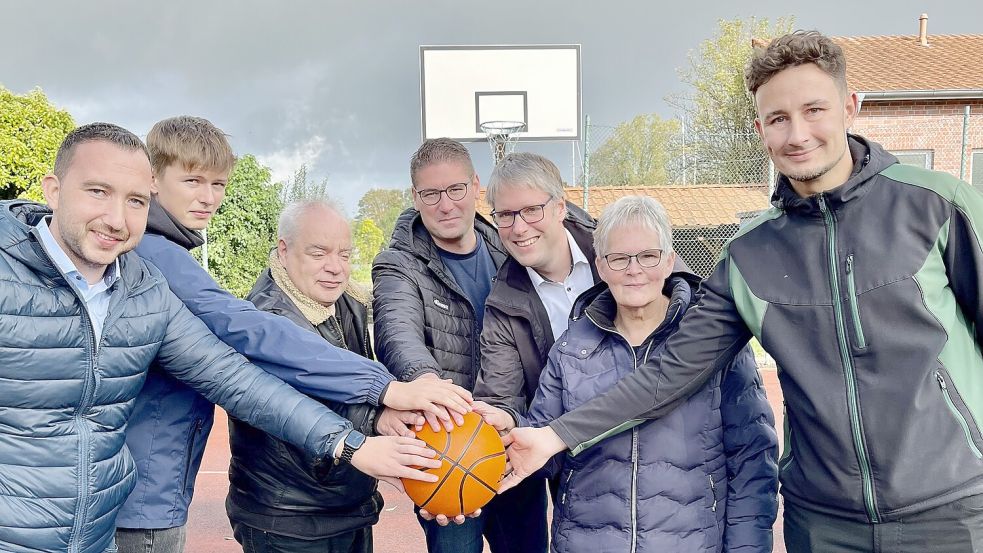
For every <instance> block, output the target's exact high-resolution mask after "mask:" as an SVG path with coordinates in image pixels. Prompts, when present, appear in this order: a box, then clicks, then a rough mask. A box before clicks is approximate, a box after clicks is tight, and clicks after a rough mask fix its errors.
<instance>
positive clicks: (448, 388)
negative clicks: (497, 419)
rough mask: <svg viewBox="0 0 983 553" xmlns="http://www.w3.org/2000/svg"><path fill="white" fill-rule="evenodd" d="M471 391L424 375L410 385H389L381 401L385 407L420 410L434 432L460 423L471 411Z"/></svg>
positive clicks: (430, 375) (448, 428)
mask: <svg viewBox="0 0 983 553" xmlns="http://www.w3.org/2000/svg"><path fill="white" fill-rule="evenodd" d="M471 401H472V398H471V392H469V391H467V390H465V389H464V388H462V387H460V386H458V385H456V384H454V383H453V382H452V381H450V380H441V378H440V377H439V376H437V375H436V374H434V373H425V374H423V375H422V376H420V377H419V378H417V379H416V380H414V381H413V382H391V383H390V384H389V388H388V389H387V391H386V395H385V397H384V398H382V403H383V404H384V405H385V406H386V407H392V408H393V409H399V410H401V411H421V412H423V414H424V416H425V417H426V418H427V422H428V423H430V426H431V427H432V428H434V430H435V431H436V430H439V429H440V427H441V426H443V427H444V428H446V429H447V430H448V431H450V430H451V429H453V428H454V424H455V423H456V424H458V425H460V424H462V423H463V422H464V419H463V418H462V415H464V414H465V413H468V412H469V411H471Z"/></svg>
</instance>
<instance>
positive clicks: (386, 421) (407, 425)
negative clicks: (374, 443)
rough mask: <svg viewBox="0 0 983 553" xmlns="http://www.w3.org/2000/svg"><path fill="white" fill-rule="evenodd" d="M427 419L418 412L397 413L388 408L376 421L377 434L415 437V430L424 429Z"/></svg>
mask: <svg viewBox="0 0 983 553" xmlns="http://www.w3.org/2000/svg"><path fill="white" fill-rule="evenodd" d="M425 422H426V419H425V418H424V417H423V415H421V414H420V413H418V412H416V411H397V410H396V409H393V408H391V407H386V408H384V409H383V410H382V412H381V413H379V416H378V417H376V419H375V431H376V434H379V435H382V436H406V437H407V438H413V437H415V434H414V433H413V432H414V431H415V430H420V429H421V428H423V425H424V423H425Z"/></svg>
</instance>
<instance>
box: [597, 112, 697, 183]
mask: <svg viewBox="0 0 983 553" xmlns="http://www.w3.org/2000/svg"><path fill="white" fill-rule="evenodd" d="M678 133H679V122H678V121H675V120H665V119H662V118H661V117H659V116H658V115H656V114H654V113H653V114H649V115H639V116H637V117H635V118H634V119H632V120H631V121H626V122H624V123H621V124H620V125H618V126H617V127H616V128H615V129H614V134H613V135H611V137H610V138H608V139H607V140H606V141H605V142H604V143H603V144H602V145H601V146H600V147H599V148H598V149H597V151H596V152H594V153H593V154H591V158H590V175H591V180H590V182H591V184H592V185H600V186H605V185H608V186H626V185H636V186H638V185H640V186H653V185H661V184H668V183H669V176H668V174H667V167H668V166H669V163H670V160H671V159H672V158H673V155H674V154H673V149H674V139H675V137H676V135H677V134H678Z"/></svg>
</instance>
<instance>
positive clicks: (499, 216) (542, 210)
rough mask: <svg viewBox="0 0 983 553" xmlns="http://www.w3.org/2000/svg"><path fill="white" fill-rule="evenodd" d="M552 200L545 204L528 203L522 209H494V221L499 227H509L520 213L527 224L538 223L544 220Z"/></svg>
mask: <svg viewBox="0 0 983 553" xmlns="http://www.w3.org/2000/svg"><path fill="white" fill-rule="evenodd" d="M551 201H553V200H552V199H551V200H549V201H547V202H546V203H544V204H538V205H527V206H526V207H524V208H522V209H516V210H503V211H492V212H491V217H492V221H495V224H496V225H498V228H509V227H511V226H512V225H514V224H515V216H516V215H518V216H519V217H522V220H523V221H525V222H526V223H527V224H530V223H538V222H540V221H542V220H543V217H545V216H546V206H548V205H549V204H550V202H551Z"/></svg>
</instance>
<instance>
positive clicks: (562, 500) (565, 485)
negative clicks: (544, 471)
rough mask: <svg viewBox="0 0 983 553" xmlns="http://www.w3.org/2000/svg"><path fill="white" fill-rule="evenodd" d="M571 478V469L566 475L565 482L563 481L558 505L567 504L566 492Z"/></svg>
mask: <svg viewBox="0 0 983 553" xmlns="http://www.w3.org/2000/svg"><path fill="white" fill-rule="evenodd" d="M571 478H573V469H570V472H568V473H567V478H566V480H564V481H563V494H562V495H560V505H564V504H566V502H567V491H568V490H569V489H570V479H571Z"/></svg>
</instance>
